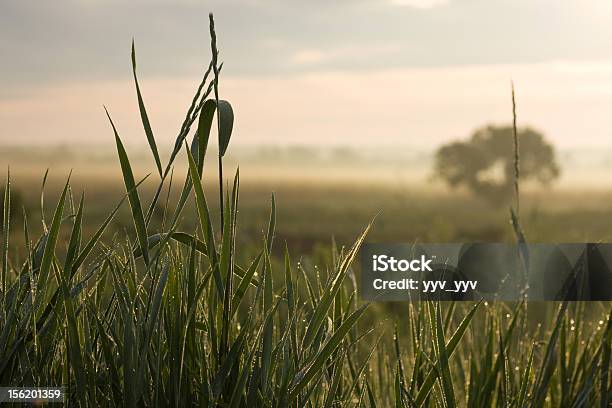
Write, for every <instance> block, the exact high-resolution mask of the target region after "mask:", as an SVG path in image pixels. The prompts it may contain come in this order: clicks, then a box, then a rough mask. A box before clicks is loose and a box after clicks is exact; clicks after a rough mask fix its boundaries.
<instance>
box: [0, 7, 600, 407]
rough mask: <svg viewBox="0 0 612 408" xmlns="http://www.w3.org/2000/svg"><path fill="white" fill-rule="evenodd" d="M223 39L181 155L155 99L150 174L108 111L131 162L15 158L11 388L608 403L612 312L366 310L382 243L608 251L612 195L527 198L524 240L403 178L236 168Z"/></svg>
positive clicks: (157, 396) (453, 197)
mask: <svg viewBox="0 0 612 408" xmlns="http://www.w3.org/2000/svg"><path fill="white" fill-rule="evenodd" d="M211 35H212V38H213V41H212V50H213V52H212V55H213V58H212V62H211V64H210V69H209V71H208V73H207V75H206V76H205V77H204V79H203V81H202V86H201V88H200V90H198V92H197V93H196V96H195V97H194V100H193V103H192V105H191V108H190V109H189V111H188V113H187V115H186V119H185V122H184V124H183V127H182V129H181V131H180V132H179V135H178V137H177V141H176V143H175V144H174V145H170V147H168V146H166V145H164V146H163V147H164V153H162V154H160V152H159V151H158V147H157V145H156V143H155V138H154V137H153V134H152V131H151V129H150V127H148V117H147V113H146V109H145V108H144V103H143V102H142V101H141V100H140V99H139V105H140V114H141V117H140V120H142V123H143V127H144V131H145V133H146V134H147V137H148V143H149V146H150V150H147V151H146V152H147V153H146V157H147V159H142V157H141V156H142V154H140V153H141V152H142V149H139V150H138V152H139V153H137V154H134V151H135V149H133V148H130V146H127V148H126V146H124V144H123V141H122V135H121V131H120V129H115V126H114V123H113V122H112V115H110V114H109V116H108V119H109V123H110V126H111V127H109V139H110V140H112V141H114V146H115V147H116V154H115V155H114V156H113V157H114V158H108V157H101V158H99V160H93V159H92V157H91V156H89V157H85V156H82V157H81V158H80V159H79V157H77V160H76V161H75V162H74V163H70V160H68V158H66V157H67V156H63V155H62V151H61V149H60V151H59V154H58V155H56V156H57V157H56V158H55V159H56V160H57V161H56V162H55V163H53V164H52V165H49V167H51V172H50V173H49V175H48V176H46V177H44V176H43V175H44V172H45V171H44V167H46V166H45V163H43V162H44V160H42V159H39V160H36V159H35V160H33V161H34V164H32V163H27V160H25V161H24V160H20V159H19V155H17V154H5V155H4V156H3V158H2V160H3V161H6V162H8V163H9V164H11V169H12V170H11V176H10V183H9V182H8V181H9V178H8V175H7V178H6V179H5V182H6V183H5V185H6V186H7V187H6V188H5V190H4V196H3V197H4V198H3V203H4V204H3V222H2V234H3V239H2V242H3V247H2V251H1V255H2V256H1V259H0V260H1V262H2V265H1V268H2V269H1V271H2V276H1V285H2V286H1V295H0V303H1V304H2V313H1V314H0V385H2V386H11V387H19V386H34V385H37V386H62V387H64V390H65V392H66V398H67V400H68V402H69V404H70V405H76V406H78V405H81V406H129V407H132V406H176V407H181V406H221V407H255V406H262V407H263V406H265V407H269V406H274V407H286V406H290V407H303V406H306V407H336V406H358V407H363V406H365V407H388V406H396V407H421V406H434V407H438V406H442V407H455V406H475V407H490V406H504V407H525V406H532V407H540V406H551V407H556V406H564V407H565V406H567V407H582V406H599V407H607V406H610V403H611V402H612V381H611V380H612V379H611V374H612V373H611V358H612V312H611V311H610V304H609V303H595V302H593V303H580V302H575V303H570V302H563V303H554V302H549V303H534V302H532V303H525V302H517V303H486V302H478V303H468V302H465V303H449V302H441V301H436V300H430V301H423V302H419V303H389V304H382V303H373V304H368V303H365V302H363V301H362V300H361V299H360V297H359V292H358V286H357V283H356V282H357V281H358V279H357V277H358V274H359V266H358V264H357V262H356V259H357V258H358V253H359V248H360V245H361V244H362V243H363V242H364V241H373V242H413V241H420V242H460V241H497V242H514V241H515V240H516V239H517V236H518V237H519V239H522V238H521V237H520V234H518V233H517V232H518V231H519V230H520V229H522V231H523V232H524V236H525V237H526V239H527V240H528V241H529V242H537V241H548V242H551V241H552V242H554V241H557V240H560V241H561V240H562V241H565V242H567V241H582V242H584V241H607V240H609V239H610V236H611V235H612V228H611V227H609V226H608V225H606V223H605V220H606V219H607V216H608V215H609V213H610V210H612V208H611V207H612V204H610V198H611V196H612V192H610V191H607V190H605V189H599V190H578V189H577V188H576V187H575V186H574V187H571V188H568V187H567V186H565V187H563V188H561V189H555V190H545V189H541V188H532V187H529V186H523V187H524V188H523V189H522V190H521V212H520V225H515V226H514V228H513V226H512V225H511V224H510V222H509V220H510V212H509V209H510V206H511V205H514V202H509V203H507V205H498V206H496V207H494V206H492V205H490V204H488V203H486V202H483V200H481V199H478V198H475V197H473V196H471V195H469V194H468V193H467V192H465V191H456V192H453V191H449V190H446V189H444V188H442V187H440V185H439V184H435V183H434V184H431V185H430V182H429V181H428V179H427V178H426V177H420V178H419V177H403V176H402V177H396V176H392V174H393V170H392V169H389V168H385V167H378V166H372V167H369V168H361V169H359V168H358V167H360V166H357V167H351V166H350V165H348V164H344V165H337V166H331V167H319V168H318V169H317V170H318V171H316V172H315V173H316V177H303V175H304V174H305V173H302V172H300V171H297V172H296V171H295V167H293V166H291V165H287V164H284V165H283V166H280V165H277V166H255V165H254V164H253V163H250V162H248V161H247V162H246V163H245V165H244V166H242V163H241V167H240V171H239V172H238V171H237V169H236V162H235V160H230V156H227V157H226V149H227V148H228V145H229V142H230V138H231V137H232V132H231V129H232V127H231V125H230V122H232V121H233V113H232V111H231V108H230V106H229V104H228V103H227V102H223V101H221V100H217V98H216V87H217V85H219V80H218V69H219V67H218V65H217V61H216V45H215V36H214V29H213V26H212V16H211ZM134 78H135V79H136V74H135V63H134ZM136 86H137V87H138V84H137V83H136ZM221 86H222V81H221ZM138 95H140V94H139V93H138ZM215 112H217V114H218V116H216V121H215V120H213V118H214V117H215V116H213V114H214V113H215ZM213 124H214V125H216V127H217V132H211V128H212V126H213ZM192 125H193V126H192ZM211 135H215V136H216V137H217V138H218V142H217V146H219V148H218V150H213V149H210V150H207V146H208V144H209V143H208V142H209V137H210V136H211ZM160 146H162V145H160ZM159 150H160V151H161V149H159ZM166 150H167V151H168V152H170V151H171V153H170V154H167V153H165V152H166ZM39 152H40V150H36V149H34V148H32V151H31V152H29V153H28V150H27V149H26V150H25V157H29V158H30V159H32V157H37V154H39ZM22 154H23V153H22ZM77 156H78V155H77ZM42 157H43V158H44V157H46V158H47V159H48V158H49V156H45V155H44V154H42ZM134 157H136V159H134ZM205 160H206V161H205ZM13 163H14V164H13ZM144 163H147V164H144ZM313 166H315V167H316V166H320V163H315V164H313ZM71 167H74V172H73V174H71V175H70V178H68V173H69V170H68V169H69V168H71ZM217 169H218V170H217ZM221 169H223V174H224V177H223V178H220V177H219V173H221ZM292 169H293V170H292ZM292 171H293V172H292ZM149 173H150V174H149ZM422 173H424V172H423V171H421V174H422ZM146 174H149V176H148V177H147V179H146V180H145V181H144V182H143V183H142V184H140V180H141V179H142V178H143V177H145V175H146ZM300 175H302V176H300ZM43 179H44V180H45V182H44V183H43ZM170 180H172V184H171V183H170ZM516 181H517V183H518V181H519V180H518V178H517V180H516ZM43 184H44V188H41V186H42V185H43ZM170 184H171V186H172V188H170V189H169V187H170ZM8 186H10V187H8ZM41 190H42V191H43V193H41ZM272 192H274V195H271V193H272ZM82 193H83V195H82ZM221 202H222V204H220V203H221ZM41 207H42V208H41ZM22 208H25V216H24V214H23V211H21V209H22ZM41 214H44V216H42V215H41Z"/></svg>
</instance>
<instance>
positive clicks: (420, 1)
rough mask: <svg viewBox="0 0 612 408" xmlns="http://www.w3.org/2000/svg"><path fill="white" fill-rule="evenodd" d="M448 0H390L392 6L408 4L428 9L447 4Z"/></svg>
mask: <svg viewBox="0 0 612 408" xmlns="http://www.w3.org/2000/svg"><path fill="white" fill-rule="evenodd" d="M448 2H449V0H391V4H393V5H394V6H409V7H414V8H419V9H430V8H433V7H436V6H442V5H444V4H448Z"/></svg>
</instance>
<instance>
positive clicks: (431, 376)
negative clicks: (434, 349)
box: [414, 303, 480, 407]
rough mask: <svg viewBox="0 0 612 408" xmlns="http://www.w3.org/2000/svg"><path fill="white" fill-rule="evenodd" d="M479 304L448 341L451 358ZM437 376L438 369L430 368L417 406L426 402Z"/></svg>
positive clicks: (447, 349) (422, 385) (446, 346)
mask: <svg viewBox="0 0 612 408" xmlns="http://www.w3.org/2000/svg"><path fill="white" fill-rule="evenodd" d="M478 306H480V303H477V304H476V305H474V307H472V309H471V310H470V311H469V312H468V313H467V314H466V315H465V317H464V318H463V320H462V321H461V323H459V327H457V330H455V332H454V333H453V335H452V336H451V338H450V339H449V340H448V342H447V343H446V345H445V349H446V352H447V355H448V358H450V357H451V356H452V355H453V352H454V351H455V348H456V347H457V345H458V344H459V341H461V338H462V337H463V335H464V334H465V331H466V330H467V328H468V326H469V324H470V322H471V321H472V319H473V318H474V314H475V313H476V310H477V309H478ZM436 377H437V373H436V370H435V369H433V368H432V369H431V370H429V372H428V373H427V376H426V377H425V379H424V380H423V383H422V384H421V388H420V389H419V392H418V393H417V396H416V397H415V399H414V401H415V406H417V407H420V406H422V405H423V404H424V403H425V400H426V399H427V397H428V396H429V394H430V393H431V390H432V389H433V386H434V384H435V381H436Z"/></svg>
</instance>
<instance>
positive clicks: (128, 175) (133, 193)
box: [104, 108, 149, 266]
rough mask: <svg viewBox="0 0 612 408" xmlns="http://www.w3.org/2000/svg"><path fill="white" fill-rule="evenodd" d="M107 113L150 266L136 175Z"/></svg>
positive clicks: (145, 260)
mask: <svg viewBox="0 0 612 408" xmlns="http://www.w3.org/2000/svg"><path fill="white" fill-rule="evenodd" d="M104 110H105V111H106V116H107V117H108V120H109V121H110V124H111V126H112V128H113V132H114V133H115V143H116V144H117V154H118V155H119V162H120V163H121V171H122V173H123V182H124V184H125V190H126V192H128V200H129V202H130V208H131V209H132V217H133V221H134V228H135V229H136V236H137V238H138V242H139V244H140V249H141V250H142V258H143V259H144V262H145V265H147V266H148V265H149V248H148V246H147V227H146V225H145V220H144V215H143V213H142V207H141V205H140V197H139V195H138V190H137V189H136V188H135V187H136V183H135V182H134V174H133V173H132V166H131V165H130V160H129V159H128V156H127V153H126V151H125V148H124V147H123V143H122V142H121V139H120V138H119V134H118V133H117V129H116V128H115V124H114V123H113V120H112V119H111V117H110V114H109V113H108V110H106V108H104Z"/></svg>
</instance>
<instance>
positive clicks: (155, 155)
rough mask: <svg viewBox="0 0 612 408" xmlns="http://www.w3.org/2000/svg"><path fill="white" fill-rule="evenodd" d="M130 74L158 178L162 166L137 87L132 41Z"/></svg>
mask: <svg viewBox="0 0 612 408" xmlns="http://www.w3.org/2000/svg"><path fill="white" fill-rule="evenodd" d="M132 73H133V74H134V84H135V85H136V96H137V97H138V109H139V110H140V119H141V120H142V126H143V127H144V131H145V134H146V135H147V141H148V142H149V147H150V148H151V152H152V153H153V158H154V159H155V165H156V166H157V171H158V172H159V175H160V177H161V176H162V165H161V161H160V159H159V153H158V151H157V144H156V143H155V137H154V136H153V130H152V129H151V123H150V122H149V116H148V115H147V109H146V108H145V104H144V101H143V99H142V94H141V92H140V86H139V85H138V77H137V76H136V49H135V47H134V40H133V39H132Z"/></svg>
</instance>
